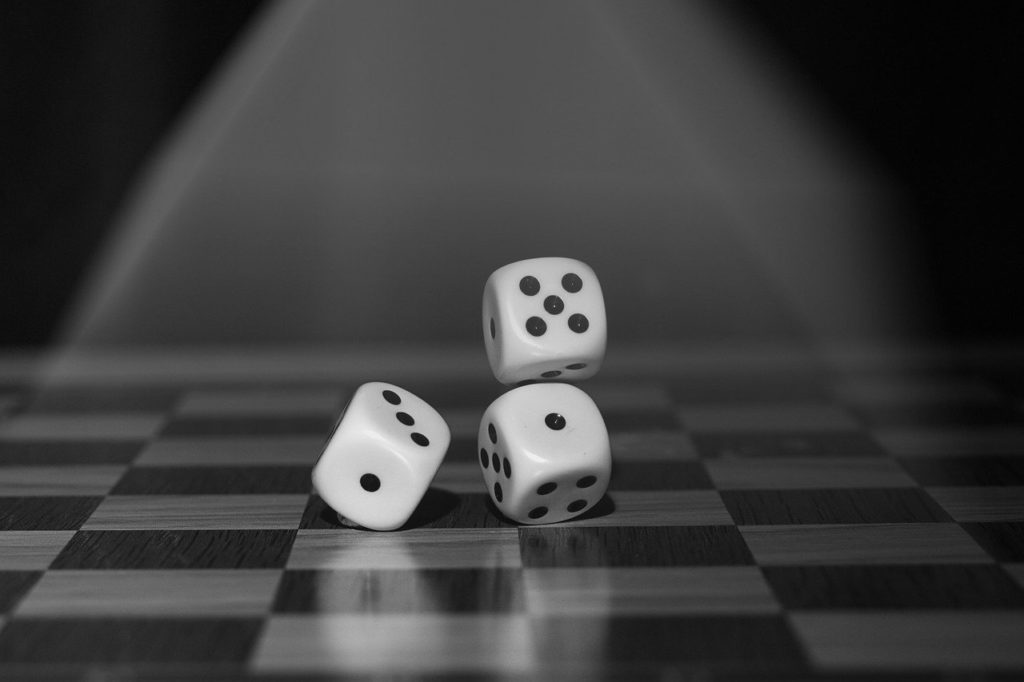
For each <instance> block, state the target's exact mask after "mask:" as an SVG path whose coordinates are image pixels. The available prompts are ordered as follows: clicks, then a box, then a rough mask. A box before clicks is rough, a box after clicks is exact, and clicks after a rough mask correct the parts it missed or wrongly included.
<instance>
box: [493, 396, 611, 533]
mask: <svg viewBox="0 0 1024 682" xmlns="http://www.w3.org/2000/svg"><path fill="white" fill-rule="evenodd" d="M477 445H478V447H479V457H480V467H481V469H482V470H483V476H484V482H485V484H486V485H487V490H488V493H489V494H490V496H491V499H492V500H493V501H494V504H495V506H496V507H497V508H498V510H500V511H501V513H502V514H504V515H505V516H507V517H508V518H510V519H512V520H513V521H517V522H519V523H524V524H538V523H556V522H559V521H565V520H567V519H570V518H572V517H574V516H578V515H579V514H582V513H584V512H585V511H587V510H588V509H591V508H592V507H593V506H594V505H595V504H597V502H598V501H600V499H601V498H602V497H603V496H604V493H605V491H606V490H607V489H608V480H609V478H610V476H611V465H612V459H611V449H610V446H609V441H608V430H607V428H606V427H605V424H604V420H603V419H602V418H601V412H600V411H599V410H598V408H597V405H595V404H594V401H593V400H591V398H590V396H588V395H587V394H586V393H584V392H583V391H581V390H580V389H578V388H576V387H575V386H571V385H569V384H555V383H553V384H533V385H530V386H523V387H520V388H516V389H513V390H511V391H509V392H507V393H505V394H504V395H502V396H501V397H499V398H498V399H497V400H495V401H494V402H493V403H491V405H490V407H488V408H487V410H486V411H485V412H484V416H483V419H482V420H481V422H480V430H479V435H478V437H477Z"/></svg>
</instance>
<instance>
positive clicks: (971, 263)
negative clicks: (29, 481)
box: [0, 0, 1024, 346]
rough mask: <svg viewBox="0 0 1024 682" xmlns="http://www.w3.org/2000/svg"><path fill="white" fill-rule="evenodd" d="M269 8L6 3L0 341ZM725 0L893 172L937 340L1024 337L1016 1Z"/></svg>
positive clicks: (12, 332)
mask: <svg viewBox="0 0 1024 682" xmlns="http://www.w3.org/2000/svg"><path fill="white" fill-rule="evenodd" d="M718 4H720V3H716V5H718ZM261 5H262V3H261V2H254V1H252V0H218V2H215V3H186V2H176V1H174V0H145V1H141V2H140V1H138V0H103V1H99V0H93V1H90V2H57V1H49V0H47V1H43V2H40V1H38V0H32V1H17V2H12V1H10V0H7V1H5V2H4V3H3V4H0V211H2V213H0V345H4V346H31V345H38V344H44V343H47V342H48V341H49V340H50V339H51V336H52V334H53V332H54V329H55V326H56V324H57V321H58V320H59V319H60V316H61V314H62V311H63V309H64V307H65V306H66V305H67V304H68V302H69V301H70V300H71V295H72V293H73V292H74V290H75V287H76V284H77V283H78V282H79V279H80V277H81V276H82V275H83V273H84V270H85V267H86V266H87V265H88V263H89V262H90V258H91V257H92V256H93V255H94V254H95V251H96V249H97V247H98V245H99V244H100V242H101V240H102V237H103V236H104V233H105V229H106V228H107V227H108V226H109V224H110V222H111V219H112V217H113V215H114V212H115V211H116V209H117V207H118V205H119V202H120V201H121V200H122V198H123V197H124V194H125V192H126V191H127V190H128V189H129V188H130V186H131V183H132V181H133V180H134V178H135V176H136V173H137V172H138V170H139V169H140V167H141V164H142V162H143V160H144V159H145V156H146V154H147V152H149V151H151V150H152V149H153V146H154V145H155V144H156V143H157V142H158V140H159V139H160V137H161V135H162V134H163V133H164V132H165V131H166V130H167V129H168V127H169V126H170V125H172V123H173V121H174V120H175V117H176V116H177V115H178V114H179V113H180V112H181V111H182V108H183V107H184V106H185V104H186V102H187V101H188V98H189V95H190V94H192V93H193V92H194V91H195V89H196V87H197V86H198V85H199V84H200V83H201V82H202V80H203V78H204V77H205V76H206V75H207V74H208V73H209V71H210V69H211V68H212V66H213V65H214V64H215V63H216V62H217V59H218V58H219V57H221V56H222V55H223V53H224V51H225V50H226V49H227V47H228V46H229V45H230V44H231V42H232V40H233V39H234V38H235V37H236V36H237V35H238V33H239V31H241V30H242V29H243V27H244V26H245V25H246V23H247V22H248V21H249V20H250V19H251V18H252V17H253V16H254V15H255V13H256V12H257V11H258V9H259V8H260V6H261ZM722 6H723V7H725V8H727V10H728V11H729V12H731V13H733V14H734V15H735V16H736V17H737V18H740V19H743V20H744V21H745V22H747V23H748V24H749V28H750V30H751V31H752V34H753V35H760V36H761V38H762V39H763V40H766V41H767V42H768V43H769V44H771V45H774V46H775V47H776V48H778V49H779V50H781V51H782V52H783V54H784V55H785V56H786V58H787V59H788V60H789V61H790V63H791V64H792V66H793V70H794V72H795V73H796V75H797V77H798V79H799V80H800V81H801V82H802V83H803V84H804V85H805V86H806V87H807V89H808V90H809V91H810V92H811V93H812V94H813V95H814V96H816V97H817V98H818V99H819V101H820V102H821V104H822V105H823V106H824V107H825V108H826V109H827V110H829V111H830V112H831V113H832V114H833V115H834V116H835V117H836V118H837V119H838V120H839V121H841V122H842V123H843V124H844V125H846V127H847V128H848V129H849V131H850V132H851V134H852V135H853V136H854V138H855V139H857V140H859V141H860V142H861V143H862V144H864V145H866V146H867V147H868V148H870V149H871V150H873V151H874V152H875V153H876V154H877V155H878V156H879V157H880V158H881V159H882V160H883V162H884V164H885V165H886V166H887V167H888V170H889V171H890V172H891V174H892V175H893V177H895V178H896V181H897V182H899V183H900V184H901V185H902V189H903V190H904V191H905V192H906V193H907V195H908V197H909V198H910V200H911V205H912V207H913V209H914V215H913V216H911V217H910V219H909V220H910V222H909V223H908V224H907V225H906V229H907V230H908V231H909V233H910V234H911V235H912V236H913V241H914V243H915V244H916V248H918V249H919V250H920V252H921V254H922V255H923V259H922V260H923V261H924V262H925V264H926V266H927V268H928V270H927V277H928V284H929V287H930V289H931V291H932V292H933V295H934V297H935V300H936V303H937V308H938V310H939V312H940V316H939V318H938V319H937V321H936V323H935V328H934V334H935V335H936V337H938V338H951V339H955V340H977V341H982V340H984V341H988V340H992V339H996V340H1009V339H1019V338H1020V337H1022V336H1024V316H1022V315H1018V314H1017V313H1018V310H1019V308H1020V305H1019V301H1020V296H1019V292H1021V291H1024V286H1022V285H1024V270H1022V268H1021V266H1020V263H1021V261H1022V258H1021V256H1022V254H1024V239H1022V238H1021V237H1020V236H1019V234H1020V230H1021V227H1022V221H1021V218H1022V215H1024V211H1022V209H1021V201H1020V199H1019V197H1018V196H1017V195H1018V194H1019V191H1018V190H1017V187H1018V184H1019V183H1018V178H1017V175H1018V174H1017V173H1016V170H1017V167H1018V165H1019V159H1020V153H1021V151H1022V147H1024V146H1022V145H1021V133H1020V122H1021V120H1022V114H1024V111H1022V105H1021V104H1019V103H1017V102H1016V101H1015V100H1016V99H1017V95H1019V90H1020V85H1019V83H1020V80H1021V75H1022V69H1021V65H1022V48H1021V44H1022V39H1024V5H1021V4H1019V3H1012V2H1000V3H997V2H987V3H971V4H969V5H968V4H966V3H945V2H940V3H931V4H928V5H917V4H910V3H890V2H820V1H819V2H815V1H812V0H758V1H752V2H751V1H748V2H738V1H736V2H729V3H725V4H722Z"/></svg>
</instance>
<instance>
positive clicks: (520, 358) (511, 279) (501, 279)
mask: <svg viewBox="0 0 1024 682" xmlns="http://www.w3.org/2000/svg"><path fill="white" fill-rule="evenodd" d="M483 332H484V345H485V346H486V348H487V359H488V361H489V362H490V365H491V371H492V372H494V376H495V378H497V380H498V381H500V382H501V383H503V384H517V383H520V382H523V381H545V380H554V381H579V380H582V379H586V378H589V377H591V376H593V375H594V374H595V373H597V371H598V369H600V367H601V362H602V361H603V359H604V352H605V345H606V342H607V336H608V330H607V319H606V317H605V309H604V297H603V295H602V293H601V284H600V282H598V280H597V276H596V275H595V274H594V271H593V270H592V269H591V268H590V266H588V265H587V264H586V263H583V262H582V261H578V260H575V259H572V258H532V259H529V260H523V261H518V262H516V263H511V264H509V265H506V266H504V267H502V268H499V269H498V270H495V271H494V272H493V273H492V274H491V276H490V277H489V278H488V279H487V283H486V284H485V285H484V298H483Z"/></svg>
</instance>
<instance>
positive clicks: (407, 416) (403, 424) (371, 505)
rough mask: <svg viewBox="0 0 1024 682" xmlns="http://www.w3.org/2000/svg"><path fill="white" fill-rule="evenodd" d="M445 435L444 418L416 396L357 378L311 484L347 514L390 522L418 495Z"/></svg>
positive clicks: (396, 523)
mask: <svg viewBox="0 0 1024 682" xmlns="http://www.w3.org/2000/svg"><path fill="white" fill-rule="evenodd" d="M450 442H451V431H450V430H449V428H448V424H446V423H445V421H444V419H443V418H442V417H441V415H440V414H438V413H437V410H435V409H434V408H433V407H431V406H430V405H429V404H427V403H426V402H425V401H424V400H422V399H421V398H419V397H417V396H415V395H413V394H412V393H410V392H409V391H407V390H405V389H403V388H400V387H398V386H395V385H393V384H387V383H383V382H371V383H368V384H363V385H362V386H360V387H359V388H358V389H357V390H356V392H355V394H353V396H352V400H351V401H350V402H349V404H348V407H347V408H346V410H345V412H344V414H343V415H342V417H341V419H340V420H339V422H338V425H337V426H336V427H335V429H334V433H333V434H332V435H331V438H330V440H329V441H328V442H327V445H326V446H325V447H324V451H323V453H322V454H321V455H320V459H319V460H317V463H316V465H315V466H314V467H313V487H314V488H316V491H317V492H318V493H319V494H320V497H322V498H323V500H324V501H325V502H326V503H327V504H329V505H330V506H331V508H332V509H334V510H335V511H336V512H338V514H340V515H341V516H343V517H344V518H345V519H347V520H348V521H350V522H353V523H356V524H358V525H360V526H364V527H366V528H371V529H373V530H394V529H395V528H399V527H400V526H402V525H403V524H404V523H405V522H406V521H408V519H409V517H410V516H412V513H413V511H415V509H416V506H417V505H418V504H419V503H420V500H421V499H423V495H424V493H426V491H427V488H428V487H429V486H430V482H431V481H432V480H433V478H434V475H435V474H436V473H437V469H438V467H440V466H441V462H442V460H444V456H445V453H446V452H447V451H448V445H449V443H450Z"/></svg>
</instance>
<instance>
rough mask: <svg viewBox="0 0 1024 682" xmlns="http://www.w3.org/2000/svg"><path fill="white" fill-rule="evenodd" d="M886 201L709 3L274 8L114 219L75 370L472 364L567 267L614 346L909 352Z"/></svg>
mask: <svg viewBox="0 0 1024 682" xmlns="http://www.w3.org/2000/svg"><path fill="white" fill-rule="evenodd" d="M897 199H898V196H897V195H896V193H895V192H894V191H893V188H892V187H891V185H890V183H889V182H888V181H887V179H886V178H885V177H884V175H883V174H882V173H881V172H880V171H879V170H878V169H877V167H876V166H875V165H873V164H872V162H871V160H870V159H869V158H867V157H866V155H864V154H862V153H861V152H860V151H858V150H857V149H856V148H855V145H854V144H853V143H852V142H851V141H850V140H847V139H845V138H844V137H843V136H842V134H841V133H839V132H838V131H837V129H836V126H835V125H834V124H833V123H832V122H830V121H828V120H827V119H826V118H824V117H822V116H821V115H820V113H819V112H818V111H816V109H815V107H814V106H813V104H812V102H811V100H810V99H808V98H807V97H806V96H805V95H804V93H803V92H802V91H801V90H800V89H799V88H797V87H796V86H795V85H794V82H793V80H792V79H791V78H790V77H789V76H788V75H787V73H786V72H785V69H784V68H782V67H781V66H780V65H779V64H778V59H777V57H776V56H775V55H774V54H773V53H771V52H770V51H769V50H767V49H766V48H765V46H764V45H762V44H760V43H758V42H757V41H756V40H752V39H751V36H750V35H749V33H748V32H746V31H745V29H744V27H742V26H736V25H734V24H732V23H730V21H729V18H728V17H724V16H721V15H720V14H718V13H716V8H715V7H713V6H712V5H711V4H710V3H704V2H699V1H691V2H681V3H675V2H669V1H668V0H655V1H651V2H644V3H634V2H628V1H623V0H603V1H600V2H584V1H582V0H561V1H556V2H549V1H546V0H523V1H521V2H515V3H508V2H504V1H499V0H472V1H469V0H439V1H437V2H430V3H422V2H417V1H415V0H387V1H382V2H357V1H347V2H306V1H303V2H282V3H279V4H276V5H273V6H271V7H270V8H269V10H268V11H267V12H266V13H265V15H264V17H263V18H262V21H261V22H260V23H259V24H258V25H257V26H256V27H255V28H254V30H253V31H251V33H250V35H249V36H248V38H247V40H245V41H244V43H243V44H242V45H241V46H240V48H239V49H238V50H236V51H235V53H234V54H233V56H232V57H231V59H229V60H228V61H227V62H226V63H225V64H224V66H223V69H222V70H221V72H220V73H219V74H218V76H217V77H216V78H215V79H213V80H212V82H211V85H210V87H209V88H207V89H206V91H205V93H204V94H203V96H202V97H201V98H199V99H198V100H197V102H196V104H195V106H194V108H193V109H192V111H191V113H190V114H189V115H188V116H187V117H185V119H184V120H183V121H182V123H181V125H180V126H179V127H178V129H177V130H176V131H175V133H174V134H173V135H172V136H171V137H170V138H168V141H167V143H166V145H165V146H164V147H163V151H162V152H161V153H160V154H158V155H157V156H156V157H155V158H154V159H153V161H152V163H151V165H150V168H149V171H148V173H147V174H146V175H145V176H144V178H143V179H142V181H141V183H140V185H139V187H138V190H137V191H136V192H135V194H134V195H133V198H132V199H131V200H130V201H129V203H128V204H127V207H126V210H125V211H124V213H123V215H122V217H121V219H120V221H119V223H118V225H117V226H116V229H115V230H114V232H113V237H112V240H111V243H110V246H109V248H108V250H107V252H106V255H105V257H104V258H103V259H101V260H100V261H99V262H98V264H97V266H96V267H95V269H94V271H93V276H92V279H91V280H90V284H89V286H88V287H87V288H86V289H85V290H84V292H83V294H82V296H81V297H80V298H79V300H78V303H77V305H76V307H75V309H74V310H73V312H72V315H71V317H70V318H69V321H68V324H67V325H66V328H65V329H66V333H65V335H64V338H65V340H66V341H68V342H69V343H70V344H71V345H73V346H97V345H104V344H146V345H152V344H158V345H159V344H188V345H196V344H199V345H203V344H206V345H211V344H213V345H216V344H264V345H274V344H321V345H322V344H332V343H403V342H405V341H407V340H408V339H410V338H414V339H422V340H427V341H434V342H438V343H453V342H459V341H461V342H464V343H466V344H467V345H469V344H472V343H473V342H476V341H478V339H477V337H478V335H479V330H478V324H479V323H478V320H477V319H476V318H477V315H478V312H479V296H480V288H481V287H482V283H483V282H484V280H485V279H486V277H487V275H488V274H489V273H490V272H491V271H492V270H493V269H495V268H496V267H499V266H500V265H503V264H505V263H507V262H511V261H513V260H518V259H520V258H526V257H532V256H538V255H566V256H572V257H577V258H580V259H581V260H584V261H586V262H588V263H589V264H590V265H592V266H593V267H594V268H595V270H596V271H597V272H598V274H599V276H600V277H601V278H602V282H608V283H609V286H608V287H606V288H607V291H606V292H605V295H606V297H607V299H606V303H607V307H608V313H609V319H610V320H614V328H613V329H612V330H611V334H612V339H613V340H618V341H625V342H630V341H636V342H640V341H644V342H655V343H656V342H660V341H666V342H672V341H679V340H685V341H695V342H710V343H716V344H717V343H722V342H730V341H732V342H735V341H751V342H782V343H803V342H807V341H810V342H823V343H825V342H828V341H830V340H837V339H839V340H845V339H850V338H859V337H863V338H873V337H877V336H879V335H887V334H892V333H900V332H904V331H906V330H908V329H913V328H914V326H915V325H916V320H915V299H914V291H915V289H914V281H915V278H914V269H913V264H912V263H911V261H910V255H909V252H908V250H907V249H906V248H905V246H904V245H902V244H901V243H900V238H899V235H900V230H899V218H900V215H899V205H898V201H897Z"/></svg>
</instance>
